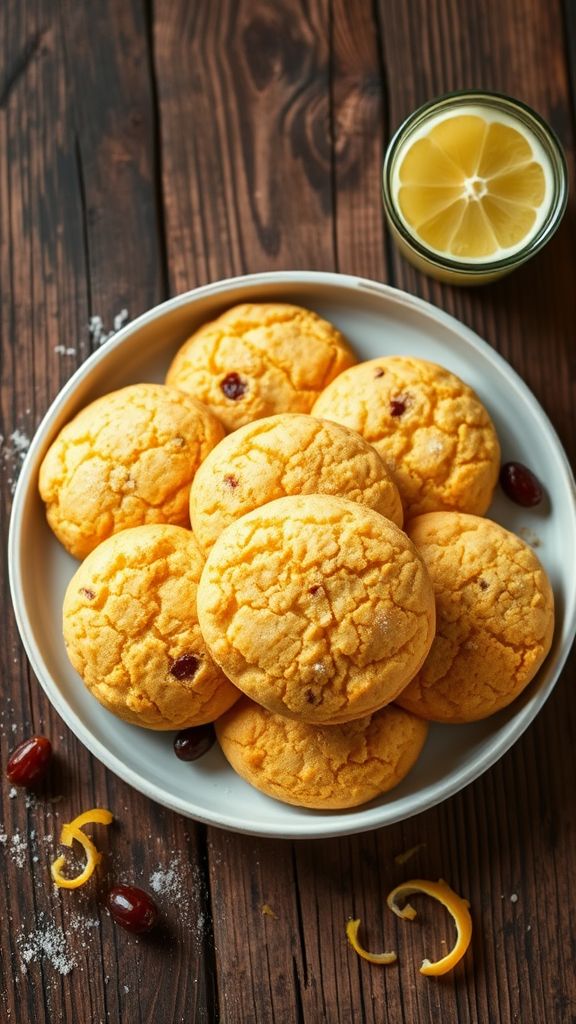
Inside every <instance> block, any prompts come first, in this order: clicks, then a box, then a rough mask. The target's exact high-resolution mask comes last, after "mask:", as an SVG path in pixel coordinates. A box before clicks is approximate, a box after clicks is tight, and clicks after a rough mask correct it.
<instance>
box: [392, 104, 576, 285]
mask: <svg viewBox="0 0 576 1024" xmlns="http://www.w3.org/2000/svg"><path fill="white" fill-rule="evenodd" d="M459 114H472V115H473V114H477V115H480V116H484V117H485V118H486V119H487V120H492V121H501V122H503V123H504V124H507V125H509V126H511V127H514V126H515V125H519V126H520V127H519V130H520V131H521V132H522V134H523V135H524V137H528V139H529V141H530V142H531V144H532V148H533V150H534V151H535V153H536V154H537V157H538V159H539V160H540V162H541V163H542V165H543V167H544V168H545V171H546V176H547V178H548V181H549V183H550V187H549V189H548V193H549V199H548V203H547V206H546V208H545V209H544V210H543V211H540V213H541V216H540V222H539V223H538V226H537V229H536V230H535V231H529V232H528V234H527V238H526V242H525V244H521V245H520V246H519V247H517V248H514V250H513V251H511V252H510V253H508V254H506V253H504V254H503V255H502V253H501V252H500V253H498V254H497V255H496V257H495V258H490V257H486V258H471V257H460V256H458V257H456V256H448V255H445V254H442V253H440V252H438V251H437V250H435V249H433V248H432V247H430V246H427V245H426V243H425V242H424V241H423V240H422V239H421V238H419V237H418V235H417V234H416V233H415V231H414V230H413V229H412V228H411V227H410V225H409V224H408V222H407V221H406V219H405V218H404V216H403V214H402V212H401V210H400V209H399V206H398V203H397V202H396V200H395V198H394V194H395V188H394V185H395V174H396V173H397V170H398V167H399V165H400V162H401V160H400V158H403V157H404V155H405V153H406V152H407V150H408V148H409V146H410V145H411V144H412V143H413V142H414V141H416V139H417V138H418V136H419V135H424V134H425V129H427V128H428V126H429V127H430V128H431V127H432V125H433V123H434V122H440V121H443V120H445V119H446V118H447V117H449V116H450V115H459ZM422 129H424V131H422ZM382 194H383V201H384V209H385V212H386V218H387V221H388V225H389V228H390V231H391V233H392V236H393V238H394V240H395V242H396V243H397V245H398V247H399V249H400V251H401V252H402V254H403V255H404V256H405V257H406V259H408V260H409V261H410V263H412V264H413V265H414V266H415V267H417V268H418V270H421V271H423V272H424V273H425V274H430V275H431V276H432V277H436V278H438V279H439V280H440V281H447V282H448V283H450V284H466V285H470V284H485V283H487V282H489V281H495V280H497V279H498V278H500V277H503V276H504V274H508V273H510V271H511V270H514V269H515V267H519V266H520V265H521V264H522V263H525V262H526V260H529V259H530V258H531V257H532V256H534V255H535V254H536V253H537V252H539V251H540V249H542V247H543V246H544V245H545V244H546V242H547V241H548V240H549V239H550V238H551V237H552V235H553V234H554V232H555V231H556V228H557V227H558V225H559V223H560V221H561V219H562V215H563V213H564V211H565V209H566V203H567V199H568V173H567V167H566V158H565V156H564V153H563V150H562V147H561V145H560V143H559V141H558V139H557V137H556V135H555V133H554V132H553V131H552V129H551V128H550V127H549V126H548V125H547V124H546V122H545V121H543V120H542V118H541V117H540V116H539V115H538V114H536V113H535V112H534V111H533V110H531V109H530V108H529V107H527V106H526V105H525V104H524V103H521V102H520V101H519V100H515V99H511V98H510V97H509V96H503V95H501V94H500V93H490V92H481V91H475V90H472V91H463V92H453V93H448V94H447V95H446V96H441V97H440V98H438V99H435V100H432V101H430V102H429V103H426V104H425V105H424V106H422V107H420V108H419V109H418V110H416V111H414V113H413V114H411V115H410V116H409V117H408V118H407V119H406V120H405V121H404V123H403V124H402V125H401V126H400V128H399V129H398V130H397V132H396V133H395V135H394V136H393V138H392V140H391V141H390V144H389V146H388V149H387V150H386V155H385V158H384V167H383V175H382Z"/></svg>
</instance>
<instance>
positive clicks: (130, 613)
mask: <svg viewBox="0 0 576 1024" xmlns="http://www.w3.org/2000/svg"><path fill="white" fill-rule="evenodd" d="M203 564H204V559H203V556H202V554H201V552H200V549H199V548H198V545H197V543H196V540H195V539H194V536H193V535H192V533H190V531H189V530H184V529H182V528H181V527H179V526H165V525H151V526H140V527H135V528H134V529H130V530H124V531H122V533H118V534H116V535H115V536H114V537H110V538H109V539H108V540H106V541H104V542H103V543H102V544H100V546H99V547H98V548H96V550H95V551H93V552H92V554H90V555H89V556H88V558H87V559H86V560H85V561H84V562H83V563H82V565H81V566H80V568H79V569H78V570H77V572H76V574H75V575H74V576H73V578H72V579H71V581H70V583H69V585H68V589H67V591H66V596H65V598H64V609H63V627H64V642H65V644H66V650H67V653H68V657H69V658H70V661H71V662H72V665H73V666H74V668H75V669H76V671H77V672H78V673H79V675H80V676H81V677H82V679H83V680H84V682H85V684H86V686H87V687H88V689H89V690H90V691H91V693H92V694H93V695H94V696H95V697H96V698H97V699H98V700H99V701H100V703H101V704H103V705H104V707H106V708H108V710H109V711H112V712H114V714H116V715H118V716H119V717H120V718H123V719H124V720H125V721H127V722H131V723H132V724H133V725H141V726H144V727H145V728H148V729H185V728H188V727H189V726H193V725H202V724H204V723H205V722H212V721H213V720H214V719H215V718H217V717H218V715H220V714H221V713H222V712H223V711H225V710H226V709H227V708H229V707H230V705H231V704H233V702H234V701H235V700H236V699H237V697H238V696H239V694H238V691H237V690H236V688H235V687H234V686H233V685H232V683H230V682H229V680H228V679H226V677H225V676H224V675H223V673H222V672H221V671H220V669H219V668H218V667H217V666H216V665H215V664H214V662H213V661H212V658H211V657H210V655H209V653H208V650H207V648H206V644H205V642H204V640H203V638H202V634H201V632H200V627H199V625H198V618H197V614H196V591H197V586H198V580H199V579H200V573H201V571H202V566H203Z"/></svg>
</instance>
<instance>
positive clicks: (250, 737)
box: [216, 697, 428, 810]
mask: <svg viewBox="0 0 576 1024" xmlns="http://www.w3.org/2000/svg"><path fill="white" fill-rule="evenodd" d="M427 734H428V725H427V723H426V722H424V721H423V720H422V719H421V718H417V717H416V715H411V714H410V713H409V712H408V711H403V710H402V709H401V708H398V707H395V706H393V705H390V706H388V707H386V708H383V709H382V710H381V711H376V712H375V713H374V714H373V715H372V716H370V717H366V718H359V719H356V721H354V722H346V723H345V724H343V725H330V726H318V725H310V724H309V723H307V722H296V721H294V720H291V719H289V718H284V717H283V716H282V715H275V714H273V713H272V712H271V711H268V710H267V709H266V708H263V707H261V706H260V705H259V704H254V703H253V702H252V701H251V700H248V698H247V697H242V698H241V700H239V701H238V703H237V704H235V705H234V707H233V708H231V709H230V711H228V712H226V714H225V715H223V716H222V718H220V719H219V720H218V722H217V723H216V735H217V737H218V741H219V743H220V746H221V747H222V750H223V752H224V755H225V757H226V758H227V760H228V761H229V762H230V764H231V765H232V767H233V768H234V770H235V771H237V772H238V774H239V775H241V776H242V778H244V779H246V781H247V782H249V783H250V784H251V785H252V786H255V787H256V789H259V790H261V791H262V792H263V793H266V794H267V795H268V796H272V797H275V799H276V800H282V801H283V802H284V803H288V804H296V805H297V806H299V807H315V808H325V809H327V810H328V809H337V808H345V807H357V806H358V804H363V803H366V802H367V801H368V800H372V799H374V797H377V796H379V795H380V794H381V793H385V792H387V791H388V790H389V789H392V788H393V787H394V786H397V785H398V783H399V782H401V781H402V779H403V778H404V777H405V776H406V775H407V774H408V772H409V771H410V769H411V768H412V766H413V765H414V763H415V761H416V760H417V758H418V756H419V754H420V752H421V750H422V747H423V746H424V743H425V741H426V736H427Z"/></svg>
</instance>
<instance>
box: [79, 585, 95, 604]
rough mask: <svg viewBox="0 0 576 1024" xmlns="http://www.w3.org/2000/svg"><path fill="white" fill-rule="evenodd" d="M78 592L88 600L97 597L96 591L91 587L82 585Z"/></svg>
mask: <svg viewBox="0 0 576 1024" xmlns="http://www.w3.org/2000/svg"><path fill="white" fill-rule="evenodd" d="M78 593H80V594H83V596H84V597H85V598H86V599H87V600H88V601H93V600H94V598H95V597H96V594H95V593H94V591H93V590H90V587H80V590H79V591H78Z"/></svg>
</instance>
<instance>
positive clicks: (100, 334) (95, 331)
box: [88, 309, 130, 345]
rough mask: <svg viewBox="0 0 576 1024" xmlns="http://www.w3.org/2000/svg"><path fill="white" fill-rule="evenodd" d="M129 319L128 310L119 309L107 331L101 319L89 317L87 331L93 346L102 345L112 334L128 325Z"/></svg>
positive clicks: (95, 316)
mask: <svg viewBox="0 0 576 1024" xmlns="http://www.w3.org/2000/svg"><path fill="white" fill-rule="evenodd" d="M129 319H130V314H129V313H128V310H127V309H121V310H120V312H119V313H117V314H116V316H115V317H114V319H113V327H112V330H110V331H107V330H106V328H105V326H104V321H103V319H102V317H101V316H98V315H97V314H94V315H93V316H91V317H90V320H89V323H88V330H89V332H90V337H91V338H92V341H93V342H94V344H95V345H103V344H104V342H105V341H108V340H109V339H110V338H112V337H113V335H114V334H116V331H119V330H121V328H122V327H124V325H125V324H126V323H128V321H129Z"/></svg>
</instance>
